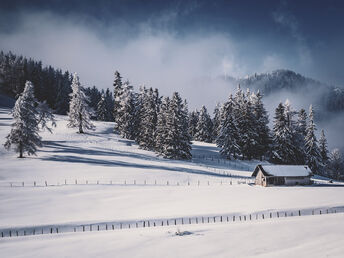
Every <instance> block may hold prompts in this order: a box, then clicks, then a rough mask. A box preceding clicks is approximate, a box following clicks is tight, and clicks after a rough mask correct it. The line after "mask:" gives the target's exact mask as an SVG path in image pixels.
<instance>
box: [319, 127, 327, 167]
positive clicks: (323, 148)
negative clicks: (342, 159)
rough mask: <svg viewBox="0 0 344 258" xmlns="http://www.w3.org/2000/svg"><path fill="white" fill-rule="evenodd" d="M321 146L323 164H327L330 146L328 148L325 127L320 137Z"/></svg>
mask: <svg viewBox="0 0 344 258" xmlns="http://www.w3.org/2000/svg"><path fill="white" fill-rule="evenodd" d="M319 148H320V155H321V160H322V163H323V164H327V162H328V159H329V157H328V148H327V140H326V137H325V132H324V129H322V130H321V134H320V139H319Z"/></svg>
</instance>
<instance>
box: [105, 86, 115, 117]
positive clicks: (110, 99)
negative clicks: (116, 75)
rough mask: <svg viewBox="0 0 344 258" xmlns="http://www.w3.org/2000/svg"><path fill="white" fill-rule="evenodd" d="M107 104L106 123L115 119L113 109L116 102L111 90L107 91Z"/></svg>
mask: <svg viewBox="0 0 344 258" xmlns="http://www.w3.org/2000/svg"><path fill="white" fill-rule="evenodd" d="M105 103H106V110H107V114H106V120H105V121H114V119H113V108H114V100H113V95H112V93H111V91H110V89H109V88H107V89H106V91H105Z"/></svg>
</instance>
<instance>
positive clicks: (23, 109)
mask: <svg viewBox="0 0 344 258" xmlns="http://www.w3.org/2000/svg"><path fill="white" fill-rule="evenodd" d="M36 102H37V101H36V99H35V97H34V88H33V84H32V83H31V82H30V81H27V82H26V83H25V88H24V91H23V93H22V94H21V95H20V96H19V98H18V99H17V101H16V103H15V106H14V108H13V111H12V114H13V118H14V123H13V124H12V129H11V132H10V134H9V135H8V136H7V137H6V138H7V140H6V142H5V148H6V149H8V150H9V149H10V148H11V147H12V146H14V149H15V151H16V152H17V153H19V158H23V154H24V152H27V154H28V155H35V154H36V151H37V147H40V146H42V142H41V137H40V136H39V135H38V131H39V118H38V116H39V114H38V112H37V109H36V107H35V105H36Z"/></svg>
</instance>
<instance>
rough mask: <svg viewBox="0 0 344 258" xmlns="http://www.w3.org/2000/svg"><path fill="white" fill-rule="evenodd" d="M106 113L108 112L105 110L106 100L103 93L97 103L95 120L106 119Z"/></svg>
mask: <svg viewBox="0 0 344 258" xmlns="http://www.w3.org/2000/svg"><path fill="white" fill-rule="evenodd" d="M107 114H108V110H107V105H106V100H105V94H104V93H103V94H102V95H101V98H100V100H99V102H98V105H97V120H98V121H107Z"/></svg>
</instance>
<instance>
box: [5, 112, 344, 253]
mask: <svg viewBox="0 0 344 258" xmlns="http://www.w3.org/2000/svg"><path fill="white" fill-rule="evenodd" d="M8 112H9V110H7V109H1V110H0V143H1V146H0V155H1V156H0V161H1V167H0V214H1V216H0V232H5V233H6V232H7V233H6V234H8V229H14V228H15V229H16V230H19V232H21V234H22V232H23V231H20V230H22V229H24V228H26V229H27V228H31V229H32V228H42V227H44V226H46V227H50V226H51V227H53V226H56V227H58V226H61V227H63V226H68V225H69V226H71V227H74V226H77V225H85V224H92V223H107V222H126V221H127V222H128V221H142V220H159V219H167V218H182V217H184V218H186V217H196V216H205V217H206V216H218V215H226V214H231V215H233V214H238V215H239V214H249V213H250V214H251V213H257V212H270V211H277V210H279V211H282V210H283V211H290V210H298V209H300V210H304V209H313V208H320V207H321V208H323V209H326V208H328V207H338V206H341V207H342V206H344V187H329V186H309V187H301V186H300V187H275V188H263V187H259V186H254V185H250V184H241V183H243V182H247V183H248V182H250V181H251V180H252V179H251V178H250V176H251V174H252V171H253V168H254V167H255V165H256V164H257V163H258V161H250V162H243V161H226V160H223V159H221V158H220V156H219V153H218V148H217V147H216V146H215V145H213V144H205V143H200V142H195V143H194V144H193V151H192V152H193V156H194V157H193V159H192V161H170V160H165V159H163V158H160V157H157V156H156V154H154V153H152V152H148V151H144V150H141V149H139V148H138V146H137V145H136V144H135V143H134V142H132V141H128V140H125V139H122V138H121V137H119V136H118V135H115V134H113V133H112V128H113V124H112V123H107V122H95V124H96V126H97V128H96V130H95V131H94V132H89V133H87V134H84V135H82V134H77V133H76V132H75V130H73V129H68V128H66V123H67V122H66V117H64V116H58V117H57V120H58V121H57V128H56V129H55V130H54V133H53V134H49V133H47V132H44V133H42V137H43V140H44V147H43V148H41V149H40V150H39V151H38V153H37V156H35V157H27V158H24V159H18V158H16V156H17V155H16V154H15V153H13V152H8V151H6V150H5V149H4V147H3V143H4V142H5V136H6V135H7V134H8V132H9V131H10V123H11V117H10V116H9V115H8ZM11 185H12V187H11ZM325 216H330V215H325ZM325 216H324V217H325ZM308 217H311V216H308ZM302 218H303V217H302ZM333 218H335V219H336V221H343V220H342V215H337V217H333ZM283 219H284V218H282V220H283ZM295 220H296V219H295ZM304 220H305V221H306V222H304V223H305V225H308V226H305V227H311V225H313V224H316V223H323V221H322V220H321V219H318V220H317V219H310V220H308V219H307V218H306V217H305V218H304V219H302V220H299V221H304ZM299 221H295V222H294V221H290V222H287V221H286V222H284V221H283V222H276V224H274V223H275V222H273V223H272V224H265V223H264V224H258V222H257V224H256V223H253V222H248V223H251V224H246V225H235V226H234V224H233V226H230V225H227V226H223V227H222V226H221V227H220V226H214V227H213V226H210V225H208V226H198V227H196V226H190V227H189V226H187V227H186V226H185V227H186V229H187V230H190V231H192V232H193V233H195V234H192V235H190V236H183V237H181V238H180V239H184V237H185V238H190V242H189V243H190V244H191V245H192V249H190V252H189V253H187V255H186V256H194V257H197V256H199V255H198V254H199V252H197V250H196V249H197V246H198V245H201V246H203V245H204V244H205V243H206V242H208V241H210V242H211V243H213V242H214V243H213V244H214V247H213V248H210V249H204V250H205V251H206V252H205V253H204V256H206V254H208V256H211V257H216V256H217V257H229V256H230V255H228V249H227V247H228V246H227V241H225V240H223V241H218V240H217V239H218V238H221V237H220V236H222V238H223V239H226V238H228V237H229V236H230V235H231V234H232V233H230V232H238V233H237V240H235V241H237V242H242V243H245V242H254V241H255V236H254V234H250V233H249V232H250V231H248V229H249V228H252V227H253V228H254V232H256V233H257V234H258V235H261V234H263V231H264V228H265V227H266V228H268V229H269V232H271V238H274V241H273V243H272V244H276V245H277V246H279V245H281V243H282V242H283V241H284V238H283V237H282V238H278V234H277V233H276V232H277V231H276V227H279V226H278V225H280V227H281V228H284V230H285V233H284V234H286V235H287V234H288V233H290V231H288V230H287V228H288V227H291V228H294V229H297V228H298V227H299V226H300V223H302V222H299ZM252 223H253V224H252ZM279 223H280V224H279ZM263 225H265V226H263ZM332 226H333V224H332V223H329V224H328V227H329V228H330V229H329V230H331V228H332ZM340 226H342V224H340ZM339 228H340V227H339ZM182 229H183V230H184V229H185V228H184V226H183V228H182ZM145 230H146V231H145ZM175 230H176V228H175V227H169V228H161V229H154V230H153V231H151V228H150V229H133V231H130V232H129V231H121V232H118V231H116V230H115V231H111V233H109V232H108V233H105V232H104V233H101V234H99V233H94V232H87V233H86V232H85V233H83V234H78V233H72V234H75V235H70V234H68V233H66V234H59V235H57V236H54V237H51V236H47V235H45V236H26V238H21V237H18V238H16V239H14V238H11V239H7V240H5V238H3V239H2V238H0V245H1V251H2V253H5V256H6V257H11V256H13V257H25V256H29V257H30V256H34V255H35V249H36V248H39V250H40V251H39V252H41V253H39V255H41V256H56V257H61V256H67V257H68V256H69V257H75V256H78V255H79V254H80V255H84V256H87V254H88V256H90V257H92V256H93V257H94V256H95V255H96V254H98V256H113V252H116V253H118V254H119V256H120V257H134V256H135V255H136V256H140V255H141V256H142V257H147V256H150V257H161V256H162V255H164V256H168V255H170V256H173V257H178V256H179V257H182V256H183V257H185V256H184V255H183V253H182V252H181V251H180V248H183V247H184V244H183V242H182V241H180V240H177V241H178V242H173V243H172V242H170V240H169V239H170V237H172V235H173V233H171V234H170V233H168V231H170V232H171V231H173V232H174V231H175ZM202 232H203V233H202ZM239 232H241V233H240V234H239ZM312 232H313V231H312ZM322 232H323V230H321V228H316V229H315V230H314V232H313V233H314V234H318V233H322ZM335 232H338V231H333V234H336V233H335ZM121 233H123V234H121ZM199 234H200V235H201V236H202V237H204V239H203V238H202V239H203V240H200V239H199V238H198V237H196V236H198V235H199ZM202 234H203V235H202ZM326 234H327V236H332V235H331V233H326ZM141 236H143V238H141ZM302 237H303V235H302V234H301V235H300V237H299V239H301V238H302ZM231 238H232V235H231ZM96 239H97V240H96ZM158 239H160V240H159V241H158ZM172 239H177V238H172ZM240 239H241V241H239V240H240ZM318 239H319V240H322V238H321V237H319V238H318ZM329 239H330V238H329ZM87 241H92V243H94V244H92V250H93V251H91V250H90V249H89V250H88V251H85V253H76V252H77V250H78V249H79V248H81V246H83V245H85V243H86V242H87ZM104 241H107V242H111V243H112V242H115V243H116V245H113V246H112V247H110V246H111V245H109V246H103V245H102V244H101V243H103V242H104ZM172 241H174V240H172ZM199 241H201V242H199ZM202 241H203V242H202ZM336 241H337V242H338V241H339V242H340V241H342V239H337V240H336ZM215 242H216V243H215ZM67 243H68V244H67ZM69 243H75V245H74V244H71V245H70V244H69ZM142 243H151V244H149V245H148V246H147V247H145V248H143V247H142V246H141V244H142ZM153 243H154V246H157V247H155V248H157V249H156V250H157V252H156V253H155V255H153V254H152V253H151V252H152V251H151V248H152V246H153ZM159 243H160V244H161V246H160V245H159ZM233 243H234V242H233ZM289 243H290V245H289V244H288V250H289V251H290V250H291V251H292V250H293V249H289V248H291V246H292V244H293V243H294V242H293V241H291V240H290V242H289ZM14 246H17V248H16V250H14ZM42 246H47V248H44V250H42V249H40V248H41V247H42ZM61 246H65V247H66V249H64V250H63V251H62V250H61ZM135 246H136V247H137V248H138V249H137V250H135V248H134V247H135ZM235 246H236V245H234V244H233V245H232V248H235ZM243 246H244V244H243V245H241V247H240V245H238V246H237V247H236V248H235V250H234V249H233V256H235V257H237V256H238V255H236V254H238V253H240V252H239V251H240V248H243ZM103 247H104V248H105V249H104V248H103ZM140 248H141V249H140ZM168 248H170V249H171V250H172V249H175V248H177V249H178V248H179V249H178V250H177V251H176V252H177V253H173V252H171V254H169V253H166V250H167V249H168ZM257 248H258V249H256V248H252V249H250V250H248V251H247V253H244V254H247V255H255V254H261V253H262V250H264V249H259V247H258V246H257ZM216 249H218V250H219V251H218V252H215V250H216ZM257 250H258V251H259V250H260V251H259V252H257ZM288 250H286V253H285V254H289V251H288ZM301 250H303V252H306V251H307V248H306V245H304V246H303V247H302V248H301ZM214 252H215V253H214ZM276 252H277V251H276ZM36 254H37V255H38V253H36ZM173 254H176V255H173ZM272 254H275V252H272ZM282 254H283V253H282ZM331 254H337V251H336V252H333V253H331Z"/></svg>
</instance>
